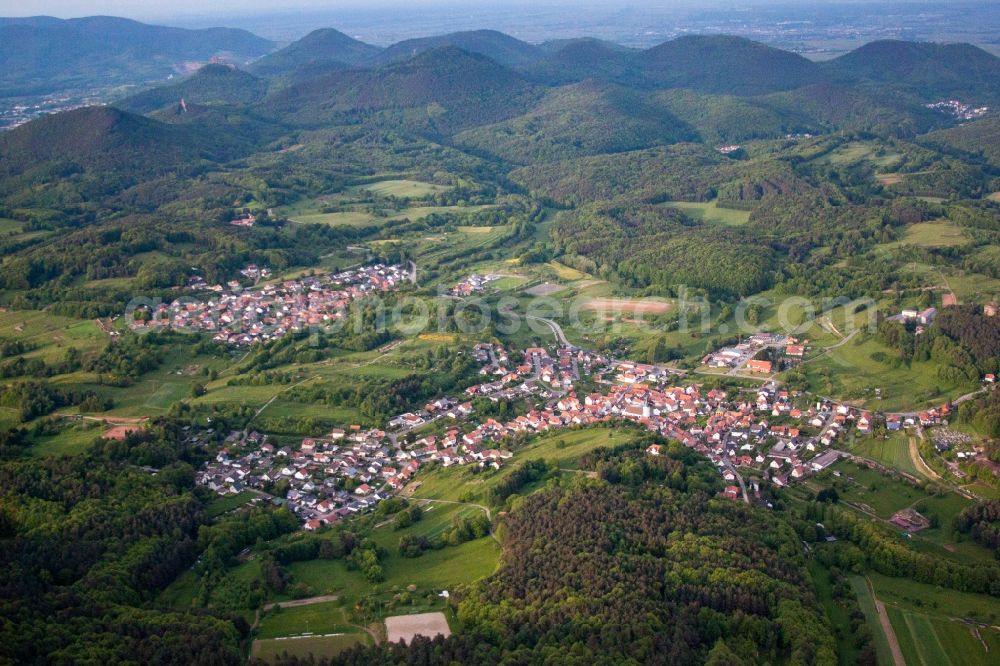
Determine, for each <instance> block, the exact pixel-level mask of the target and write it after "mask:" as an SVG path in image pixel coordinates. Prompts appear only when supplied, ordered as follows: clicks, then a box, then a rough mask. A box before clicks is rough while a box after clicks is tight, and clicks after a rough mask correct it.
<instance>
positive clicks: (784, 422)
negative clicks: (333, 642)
mask: <svg viewBox="0 0 1000 666" xmlns="http://www.w3.org/2000/svg"><path fill="white" fill-rule="evenodd" d="M785 342H787V341H785V340H780V341H778V340H767V341H765V340H763V339H761V340H759V341H757V344H758V345H760V347H761V348H763V347H764V346H767V344H778V343H782V344H783V343H785ZM790 346H791V347H793V349H792V352H793V353H795V352H797V351H798V350H797V349H794V347H796V345H790ZM471 352H472V355H473V358H474V359H476V360H477V361H478V362H479V363H481V364H482V365H481V368H480V371H479V376H480V377H481V378H482V380H481V381H480V382H478V383H476V384H473V385H470V386H468V387H467V388H466V389H465V391H464V394H463V395H462V396H461V397H459V398H454V397H450V396H441V397H439V398H437V399H435V400H432V401H429V402H427V403H426V404H425V405H424V406H423V408H421V409H419V410H414V411H410V412H406V413H402V414H399V415H397V416H395V417H393V418H391V419H389V421H388V423H387V425H386V429H385V430H381V429H364V428H362V427H361V426H358V425H352V426H349V427H346V428H335V429H333V430H332V431H330V432H329V433H327V434H326V435H325V436H324V437H316V438H313V437H310V438H305V439H303V440H302V441H301V443H300V446H299V448H298V449H293V448H291V447H288V446H282V447H276V445H275V443H274V441H273V440H271V439H270V438H268V437H266V436H265V435H263V434H261V433H258V432H250V433H243V432H236V433H233V434H232V435H231V437H230V439H229V440H228V441H227V446H226V448H224V449H222V450H221V451H220V452H219V453H218V455H217V457H216V459H215V460H214V461H212V462H210V463H209V464H207V465H206V466H205V467H204V468H203V469H202V470H201V471H199V472H198V475H197V481H198V483H199V484H201V485H204V486H207V487H208V488H210V489H212V490H213V491H215V492H217V493H219V494H236V493H240V492H243V491H245V490H250V491H255V492H257V493H259V494H260V495H261V497H263V498H265V499H268V500H269V501H273V502H275V503H278V504H284V505H286V506H287V507H288V508H289V509H290V510H292V511H293V512H294V513H295V514H296V515H297V516H299V518H300V519H301V520H302V522H303V525H304V527H305V529H307V530H314V529H318V528H319V527H321V526H323V525H326V524H330V523H333V522H336V521H338V520H341V519H344V518H346V517H349V516H351V515H354V514H357V513H363V512H366V511H369V510H372V509H373V508H374V507H375V506H376V505H377V504H378V502H380V501H382V500H384V499H386V498H388V497H391V496H392V495H394V494H395V493H397V492H399V491H400V490H402V489H403V488H404V487H405V486H406V485H407V484H408V483H409V482H410V481H411V479H412V478H413V477H414V475H416V474H417V473H418V471H419V470H420V469H421V467H423V466H425V465H429V464H435V465H438V466H441V467H452V466H477V467H479V468H481V469H482V470H484V471H488V470H499V469H500V468H501V467H502V466H503V465H505V464H507V463H508V461H509V460H510V459H511V458H513V457H514V454H515V452H516V451H517V449H518V448H519V447H520V446H523V445H524V444H525V443H526V442H527V441H529V440H530V439H531V438H532V437H534V436H536V435H539V434H541V433H545V432H550V431H555V430H558V429H565V428H576V427H586V426H595V425H599V424H602V423H603V424H613V423H621V422H628V423H631V424H634V425H636V426H638V427H640V428H643V429H645V430H647V431H650V432H654V433H657V434H659V435H662V436H663V437H665V438H667V439H670V440H676V441H678V442H681V443H682V444H684V445H685V446H687V447H690V448H692V449H694V450H696V451H697V452H699V453H700V454H702V455H704V456H705V457H706V458H708V459H709V460H710V461H711V462H712V463H713V464H714V465H715V466H716V468H717V469H718V471H719V474H720V475H721V476H722V477H723V479H724V480H725V481H726V483H727V485H726V488H725V491H724V493H723V495H724V496H725V497H728V498H730V499H734V500H742V501H745V502H758V503H764V501H763V500H762V499H761V493H760V491H761V488H762V485H763V484H766V483H770V484H774V485H775V486H779V487H781V486H786V485H789V484H790V483H794V482H796V481H798V480H801V479H804V478H806V477H808V476H811V475H813V474H816V473H818V472H821V471H822V470H825V469H826V468H828V467H830V466H831V465H832V464H833V463H835V462H837V460H839V459H840V458H842V457H848V456H849V454H847V453H844V452H843V451H841V450H838V449H837V448H836V445H837V443H838V442H839V441H842V440H844V439H845V438H846V437H847V436H849V435H850V434H851V433H852V432H855V433H857V434H859V435H863V436H867V435H869V434H871V433H872V432H873V429H874V428H875V427H876V417H875V416H874V415H873V414H871V413H869V412H865V411H861V410H857V409H854V408H851V407H849V406H846V405H842V404H834V403H831V402H829V401H825V400H818V401H817V400H815V399H812V398H810V397H808V396H806V395H804V394H802V393H800V392H790V391H788V390H785V389H782V388H780V387H779V386H778V385H777V384H776V383H774V382H772V381H767V382H766V383H764V384H763V385H762V386H761V387H760V388H757V389H748V388H747V389H739V390H736V391H725V390H721V389H710V390H704V389H703V388H702V387H700V386H698V385H696V384H693V383H688V384H686V385H679V384H678V383H677V381H678V376H677V375H675V374H672V373H671V372H670V371H669V369H667V368H662V367H659V366H656V365H652V364H645V363H635V362H631V361H623V360H615V359H611V358H608V357H606V356H603V355H601V354H598V353H596V352H592V351H588V350H584V349H580V348H576V347H572V346H566V345H557V346H554V347H550V348H543V347H529V348H527V349H524V350H523V351H520V352H517V353H514V352H511V351H509V350H507V349H505V348H504V347H503V346H502V345H500V344H497V343H489V342H483V343H479V344H476V345H475V346H474V347H473V348H472V350H471ZM514 359H518V360H514ZM578 388H579V389H580V390H578ZM477 400H487V401H490V402H492V403H499V402H500V401H508V402H510V403H516V404H525V405H528V407H529V408H528V409H527V410H525V411H524V413H521V414H517V415H516V416H510V417H508V418H504V419H501V418H494V417H488V416H484V417H481V418H479V417H478V416H479V415H477V413H476V409H475V407H474V404H473V403H474V401H477ZM480 404H482V403H480ZM948 413H949V407H948V406H947V405H944V406H942V407H940V408H937V409H932V410H928V411H925V412H922V413H920V414H918V415H906V416H903V415H887V416H886V417H884V418H882V417H879V418H880V421H879V424H878V425H879V426H880V427H884V429H885V431H886V432H892V431H895V430H899V429H901V428H917V427H923V426H928V425H933V424H935V423H938V422H940V421H941V420H942V419H945V418H947V416H948ZM660 452H661V451H660V447H659V445H652V446H650V447H649V449H648V450H647V454H648V455H659V454H660Z"/></svg>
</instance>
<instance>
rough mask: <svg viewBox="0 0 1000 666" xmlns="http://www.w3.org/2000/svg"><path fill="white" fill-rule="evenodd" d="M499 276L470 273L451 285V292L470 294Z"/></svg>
mask: <svg viewBox="0 0 1000 666" xmlns="http://www.w3.org/2000/svg"><path fill="white" fill-rule="evenodd" d="M499 278H500V276H498V275H470V276H469V277H467V278H465V279H464V280H462V281H461V282H459V283H458V284H456V285H455V286H454V287H452V288H451V293H452V295H454V296H471V295H472V294H475V293H477V292H480V291H482V290H483V289H486V285H488V284H489V283H490V282H493V281H495V280H498V279H499Z"/></svg>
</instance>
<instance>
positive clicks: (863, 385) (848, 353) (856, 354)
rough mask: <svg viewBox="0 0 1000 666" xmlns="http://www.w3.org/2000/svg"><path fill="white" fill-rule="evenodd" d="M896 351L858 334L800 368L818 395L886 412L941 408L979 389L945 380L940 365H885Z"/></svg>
mask: <svg viewBox="0 0 1000 666" xmlns="http://www.w3.org/2000/svg"><path fill="white" fill-rule="evenodd" d="M893 353H894V352H893V350H891V349H890V348H888V347H886V346H885V345H883V344H882V343H880V342H878V341H877V340H876V339H875V338H874V337H873V336H870V335H868V334H866V333H859V334H858V335H857V336H856V337H855V338H854V339H853V340H852V341H851V342H848V343H847V344H845V345H843V346H841V347H838V348H837V349H833V350H831V351H830V352H829V353H827V354H825V355H823V356H822V357H820V358H817V359H816V361H815V362H812V363H808V364H806V365H803V366H802V367H803V369H804V370H805V373H806V378H807V380H808V382H809V389H810V390H811V391H813V392H814V393H817V394H819V395H824V396H833V397H836V398H840V399H842V400H848V401H855V402H856V404H857V405H859V406H864V407H867V408H871V409H879V410H884V411H893V410H909V409H920V408H922V407H925V406H930V405H935V404H940V403H942V402H944V401H945V400H946V399H947V398H948V397H949V396H951V397H954V396H956V395H959V394H961V393H965V392H966V391H968V390H971V389H974V388H975V386H974V385H973V384H971V383H966V384H955V383H952V382H946V381H944V380H942V379H941V378H939V377H938V375H937V365H936V364H934V363H931V362H918V361H915V362H913V363H912V364H911V365H910V366H909V367H907V366H905V365H904V366H900V367H898V368H895V367H892V366H891V365H890V364H889V363H888V362H887V361H888V359H891V358H892V357H893ZM878 354H882V355H884V358H885V359H886V361H879V360H876V358H878V356H877V355H878ZM873 355H874V357H873ZM876 388H878V389H881V399H877V398H876V394H875V389H876Z"/></svg>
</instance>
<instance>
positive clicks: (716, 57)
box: [639, 35, 823, 95]
mask: <svg viewBox="0 0 1000 666" xmlns="http://www.w3.org/2000/svg"><path fill="white" fill-rule="evenodd" d="M639 68H640V72H641V75H642V78H643V80H644V81H645V82H646V83H647V85H650V86H653V87H657V88H691V89H694V90H702V91H704V92H711V93H729V94H734V95H760V94H764V93H769V92H774V91H777V90H790V89H792V88H799V87H801V86H804V85H807V84H810V83H816V82H818V81H820V80H822V79H823V75H822V73H821V70H820V69H819V67H818V66H817V65H816V64H815V63H813V62H811V61H809V60H806V59H805V58H803V57H802V56H800V55H796V54H794V53H789V52H788V51H782V50H780V49H775V48H772V47H770V46H765V45H764V44H760V43H758V42H752V41H750V40H748V39H743V38H741V37H729V36H724V35H723V36H712V37H708V36H697V35H692V36H689V37H678V38H677V39H674V40H671V41H669V42H665V43H663V44H660V45H659V46H656V47H654V48H652V49H649V50H648V51H645V52H643V53H642V54H641V55H640V57H639Z"/></svg>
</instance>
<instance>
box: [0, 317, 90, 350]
mask: <svg viewBox="0 0 1000 666" xmlns="http://www.w3.org/2000/svg"><path fill="white" fill-rule="evenodd" d="M0 338H2V339H5V340H13V339H17V340H23V341H25V342H27V343H29V344H30V345H31V346H33V347H35V349H33V350H32V351H29V352H28V353H26V354H24V357H25V358H41V359H42V360H44V361H46V362H55V361H58V360H61V359H62V358H63V357H64V356H65V354H66V349H67V348H68V347H76V348H78V349H79V350H80V351H81V352H83V353H84V354H87V353H94V352H96V351H97V350H99V349H102V348H103V347H104V346H105V345H106V344H107V341H108V337H107V336H106V335H105V334H104V333H103V332H101V329H100V327H99V326H98V325H97V323H96V322H94V321H92V320H89V319H72V318H70V317H60V316H58V315H52V314H49V313H47V312H39V311H34V310H32V311H24V310H11V311H8V312H0Z"/></svg>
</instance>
